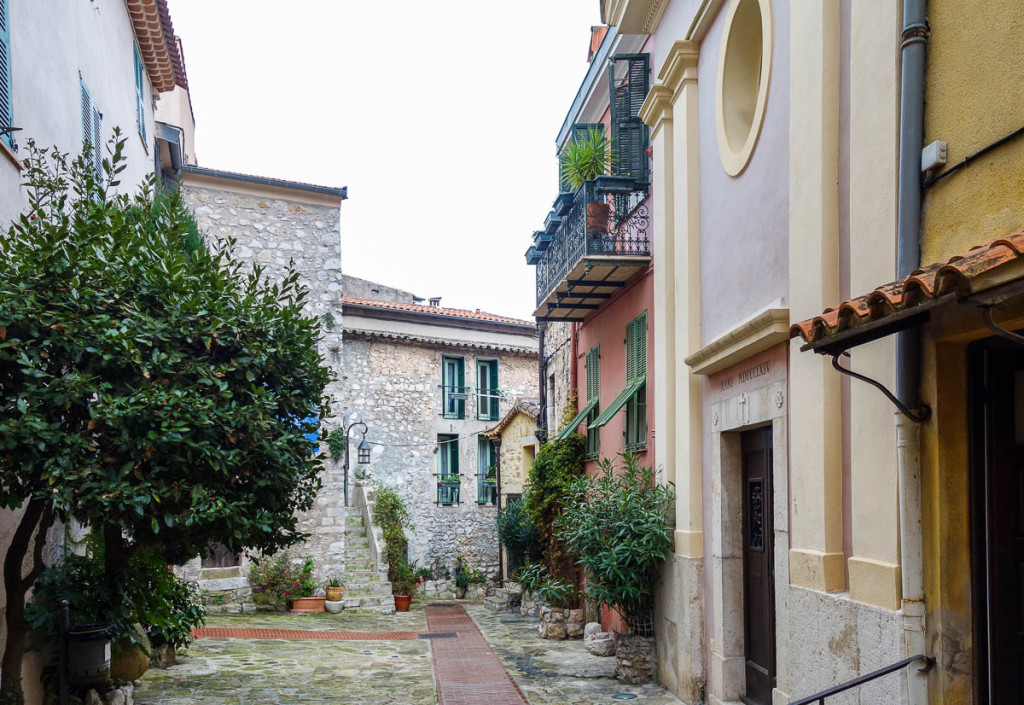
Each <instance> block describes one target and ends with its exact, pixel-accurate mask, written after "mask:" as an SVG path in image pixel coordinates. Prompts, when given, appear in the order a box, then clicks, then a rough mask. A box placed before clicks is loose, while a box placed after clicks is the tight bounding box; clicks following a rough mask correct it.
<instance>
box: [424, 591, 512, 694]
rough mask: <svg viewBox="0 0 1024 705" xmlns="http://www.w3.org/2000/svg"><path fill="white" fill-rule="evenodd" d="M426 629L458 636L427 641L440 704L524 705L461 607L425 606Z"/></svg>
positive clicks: (510, 680) (503, 668) (496, 658)
mask: <svg viewBox="0 0 1024 705" xmlns="http://www.w3.org/2000/svg"><path fill="white" fill-rule="evenodd" d="M427 628H428V629H429V630H430V631H431V632H434V633H437V632H457V633H458V635H459V636H458V638H456V639H432V640H431V641H430V651H431V653H432V654H433V659H434V681H435V682H436V684H437V696H438V698H439V701H440V705H527V701H526V698H524V697H523V695H522V693H521V692H520V691H519V688H518V687H517V686H516V684H515V682H514V681H513V680H512V678H511V677H510V676H509V675H508V673H507V672H506V671H505V667H504V666H502V665H501V661H499V660H498V657H497V656H495V655H494V653H493V652H492V651H491V647H490V645H488V643H487V642H486V641H485V640H484V637H483V634H481V633H480V630H479V629H477V628H476V625H475V624H473V620H471V619H470V618H469V616H468V615H467V614H466V611H465V610H464V609H462V607H461V606H459V605H445V606H433V605H427Z"/></svg>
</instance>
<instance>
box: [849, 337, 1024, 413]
mask: <svg viewBox="0 0 1024 705" xmlns="http://www.w3.org/2000/svg"><path fill="white" fill-rule="evenodd" d="M1022 340H1024V339H1022ZM849 354H850V353H848V352H846V351H845V350H844V351H842V352H837V353H835V354H834V355H833V356H832V367H834V368H836V370H837V371H839V372H840V373H842V374H844V375H849V376H850V377H853V378H854V379H859V380H860V381H861V382H867V383H868V384H870V385H871V386H872V387H874V388H875V389H877V390H878V391H880V392H881V393H882V394H884V395H885V396H886V398H887V399H888V400H889V401H891V402H892V403H893V404H895V405H896V408H897V409H899V410H900V411H901V412H902V413H903V414H904V415H905V416H906V417H907V418H908V419H910V420H911V421H915V422H917V423H924V422H925V421H927V420H928V419H929V418H931V415H932V409H931V407H930V406H928V405H927V404H919V405H918V407H917V409H916V410H911V409H910V408H908V407H907V405H906V404H904V403H903V402H901V401H900V400H899V399H897V398H896V395H895V394H893V393H892V392H890V391H889V390H888V389H887V388H886V387H885V385H884V384H882V383H881V382H879V381H877V380H874V379H871V378H870V377H868V376H866V375H862V374H860V373H859V372H854V371H853V370H848V369H846V368H845V367H843V366H842V365H840V364H839V356H840V355H846V356H849Z"/></svg>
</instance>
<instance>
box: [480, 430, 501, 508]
mask: <svg viewBox="0 0 1024 705" xmlns="http://www.w3.org/2000/svg"><path fill="white" fill-rule="evenodd" d="M497 465H498V456H497V454H496V453H495V452H494V444H493V443H491V439H490V438H484V437H483V436H479V437H478V438H477V466H476V502H477V504H486V505H489V506H491V505H495V504H497V499H498V477H497Z"/></svg>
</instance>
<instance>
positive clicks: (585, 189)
mask: <svg viewBox="0 0 1024 705" xmlns="http://www.w3.org/2000/svg"><path fill="white" fill-rule="evenodd" d="M649 226H650V218H649V216H648V206H647V185H646V184H638V183H635V182H633V181H632V180H630V179H628V178H626V177H607V176H605V177H599V178H598V179H597V181H588V182H586V183H584V184H583V185H582V186H580V187H579V188H578V189H577V190H576V193H575V194H573V199H572V205H571V207H570V208H569V210H568V212H567V213H565V214H564V215H563V216H562V221H561V223H559V225H558V229H557V230H556V231H555V234H554V236H553V237H552V240H551V244H550V245H549V246H548V249H547V250H546V251H545V252H544V254H543V255H542V257H541V259H540V261H539V262H538V263H537V265H536V267H537V305H538V306H539V305H540V304H541V302H543V301H544V300H545V299H546V298H547V297H548V296H549V295H550V294H551V292H552V291H553V290H554V289H555V288H556V287H557V286H558V285H559V284H560V283H561V282H562V281H563V280H564V279H565V278H566V277H567V276H568V274H569V272H571V271H572V270H573V268H574V267H575V266H576V265H577V264H578V263H579V262H580V260H582V259H583V258H584V257H588V256H597V255H604V256H608V255H611V256H619V257H624V258H625V257H650V256H651V242H650V237H649Z"/></svg>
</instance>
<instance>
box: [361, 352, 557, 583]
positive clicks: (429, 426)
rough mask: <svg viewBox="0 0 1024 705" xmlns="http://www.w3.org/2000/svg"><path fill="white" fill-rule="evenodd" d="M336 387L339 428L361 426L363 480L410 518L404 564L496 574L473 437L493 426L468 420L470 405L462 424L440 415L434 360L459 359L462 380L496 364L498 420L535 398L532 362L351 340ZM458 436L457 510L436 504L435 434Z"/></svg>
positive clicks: (472, 412) (491, 513)
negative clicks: (367, 451) (462, 565)
mask: <svg viewBox="0 0 1024 705" xmlns="http://www.w3.org/2000/svg"><path fill="white" fill-rule="evenodd" d="M343 350H344V353H343V354H344V375H345V377H344V380H343V383H344V385H345V387H346V389H347V390H348V392H349V398H348V399H347V400H346V402H345V404H344V414H345V419H346V423H351V422H352V421H354V420H356V419H361V420H362V421H364V422H366V424H367V426H368V427H369V440H370V441H371V442H372V443H374V444H375V445H374V449H373V454H372V462H371V464H370V465H369V466H366V468H365V469H366V470H367V471H368V472H369V474H370V475H371V476H372V477H373V478H374V479H376V480H378V481H379V482H381V483H382V484H383V485H385V486H388V487H393V488H395V489H396V490H397V491H398V493H399V494H400V495H401V496H402V498H403V499H404V500H405V502H406V504H407V506H408V507H409V510H410V513H411V515H412V523H413V525H414V527H415V528H414V529H413V530H411V531H407V535H408V537H409V558H410V560H413V561H416V563H417V564H418V565H420V566H426V565H430V564H431V563H432V562H433V561H434V560H435V559H436V560H439V561H440V562H441V563H443V564H444V565H446V566H448V567H449V568H451V566H452V564H453V563H454V560H455V557H456V556H458V555H462V556H463V557H464V558H465V559H466V560H467V562H468V563H469V564H470V566H471V567H473V568H479V569H482V570H484V571H485V572H486V573H487V574H488V575H489V576H493V575H494V574H495V573H496V572H497V569H498V539H497V531H496V529H495V524H494V519H495V513H496V511H497V509H496V508H495V507H487V506H479V505H477V503H476V499H477V490H476V482H477V478H476V474H477V460H478V452H477V451H478V434H480V433H481V432H482V431H484V430H485V429H487V428H488V427H491V426H493V425H494V423H495V422H494V421H479V420H477V418H476V399H475V398H474V396H473V395H470V397H469V399H468V400H467V402H466V418H465V419H459V420H456V419H445V418H443V417H442V415H441V411H442V409H441V358H442V356H443V355H453V356H461V357H463V358H464V359H465V369H466V376H467V380H469V379H471V378H472V376H473V374H474V372H473V371H475V369H476V360H477V357H480V358H486V359H497V360H498V379H499V385H500V387H501V389H502V391H503V392H504V393H505V395H506V397H507V398H506V399H502V400H501V402H500V408H499V414H500V416H504V415H505V414H506V413H508V410H509V408H510V407H511V405H512V404H513V403H514V402H515V399H516V398H517V397H523V396H525V397H529V396H533V395H536V393H537V392H536V387H537V382H536V380H537V357H536V354H521V353H516V354H513V353H507V352H505V353H502V352H498V353H495V352H492V351H487V352H478V351H474V350H472V349H467V348H466V347H460V346H453V347H451V348H444V347H438V346H427V345H423V344H418V343H413V342H407V343H403V342H398V341H393V340H382V339H364V338H351V339H348V340H346V341H345V346H344V348H343ZM442 433H444V434H457V435H458V436H459V468H460V473H461V475H462V490H461V495H462V497H461V503H460V504H459V505H458V506H439V505H438V504H437V477H436V473H437V472H438V467H439V466H438V455H437V436H438V434H442Z"/></svg>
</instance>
